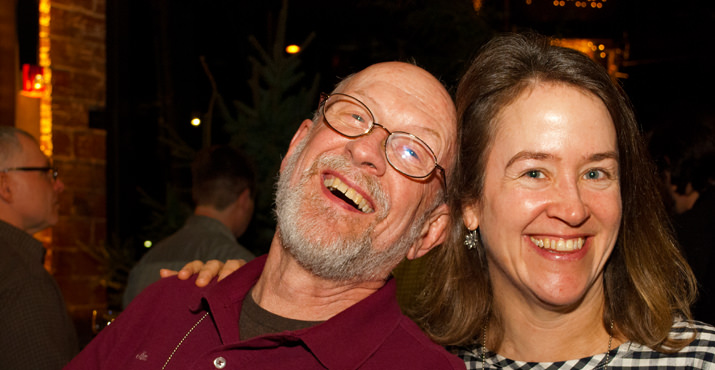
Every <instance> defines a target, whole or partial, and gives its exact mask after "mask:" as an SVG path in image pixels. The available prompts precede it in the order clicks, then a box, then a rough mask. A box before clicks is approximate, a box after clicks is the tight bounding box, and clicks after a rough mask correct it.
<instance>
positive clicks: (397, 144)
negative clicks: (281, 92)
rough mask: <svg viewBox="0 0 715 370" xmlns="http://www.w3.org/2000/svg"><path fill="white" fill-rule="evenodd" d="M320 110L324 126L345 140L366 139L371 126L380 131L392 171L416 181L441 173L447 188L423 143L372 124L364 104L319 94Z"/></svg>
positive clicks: (344, 96)
mask: <svg viewBox="0 0 715 370" xmlns="http://www.w3.org/2000/svg"><path fill="white" fill-rule="evenodd" d="M320 108H321V109H322V113H323V118H325V123H327V124H328V126H330V127H331V128H332V129H333V130H335V131H337V132H338V133H340V134H341V135H343V136H347V137H349V138H358V137H360V136H364V135H367V134H369V133H370V132H371V131H372V129H373V128H375V126H378V127H381V128H382V129H383V130H385V131H387V134H388V136H387V140H385V144H384V147H385V157H386V158H387V162H388V163H390V166H392V168H394V169H395V170H397V171H398V172H400V173H402V174H403V175H405V176H409V177H412V178H416V179H424V178H426V177H428V176H429V175H431V174H432V172H434V170H435V169H439V170H440V171H442V182H443V184H444V187H445V189H446V188H447V177H446V176H445V173H444V168H443V167H442V166H440V165H439V164H438V163H437V156H436V155H435V154H434V152H433V151H432V149H431V148H430V147H429V146H428V145H427V143H425V142H424V141H422V139H420V138H418V137H417V136H415V135H412V134H410V133H407V132H403V131H395V132H391V131H390V130H388V129H387V128H385V126H383V125H381V124H379V123H377V122H375V116H373V115H372V112H371V111H370V108H368V107H367V105H365V103H363V102H361V101H360V100H357V99H356V98H354V97H352V96H350V95H346V94H342V93H333V94H331V95H327V94H321V102H320Z"/></svg>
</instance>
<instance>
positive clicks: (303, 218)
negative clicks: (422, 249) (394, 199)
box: [276, 140, 428, 282]
mask: <svg viewBox="0 0 715 370" xmlns="http://www.w3.org/2000/svg"><path fill="white" fill-rule="evenodd" d="M305 142H307V140H304V142H303V143H301V144H300V145H299V146H298V148H297V149H296V151H295V152H294V154H293V156H292V157H291V158H288V159H287V162H286V166H285V168H284V169H283V171H282V172H281V174H280V177H279V179H278V183H277V189H276V217H277V222H278V235H279V237H280V240H281V243H282V245H283V248H285V249H286V251H288V252H289V253H290V254H291V255H292V256H293V258H294V259H295V260H296V261H297V262H298V264H300V265H301V266H302V267H303V268H305V269H306V270H308V271H310V272H312V273H313V274H315V275H316V276H318V277H321V278H324V279H327V280H333V281H350V282H356V281H357V282H359V281H370V280H380V279H385V278H387V276H388V274H389V273H390V271H391V269H392V268H393V267H394V266H395V265H397V264H398V263H399V262H400V261H401V260H402V258H403V257H404V256H405V255H406V254H407V250H408V249H409V248H410V246H412V244H413V243H414V242H415V241H416V240H417V238H418V237H419V233H420V230H421V229H422V226H423V225H424V223H425V221H426V219H427V216H428V213H427V212H425V213H424V214H423V215H421V217H420V218H418V219H417V220H415V222H414V223H413V224H412V227H410V229H409V230H408V232H407V235H405V236H404V237H402V238H400V239H399V240H398V241H397V243H396V244H393V245H391V246H386V247H383V248H382V249H381V250H379V249H375V248H374V246H373V235H372V234H373V231H374V229H375V225H377V224H378V223H379V222H380V221H382V220H384V219H385V218H386V217H387V215H388V213H389V204H390V202H389V197H388V196H387V194H385V193H384V192H383V191H382V189H381V188H380V185H379V183H378V182H377V180H376V179H375V178H374V177H371V176H367V175H365V174H363V173H362V172H361V171H359V170H356V169H355V168H354V166H352V165H351V164H350V163H349V162H348V160H347V159H345V158H344V157H342V156H338V155H328V154H323V155H321V156H320V157H319V158H318V159H317V160H316V161H315V162H314V163H313V164H312V166H311V167H310V168H309V169H307V170H305V171H303V173H302V174H301V176H300V179H299V183H298V184H297V185H294V186H291V185H290V184H289V181H290V178H291V176H292V174H293V172H295V171H296V168H295V167H296V162H297V158H298V157H299V156H300V154H301V152H302V151H303V149H304V147H305ZM326 168H330V169H334V170H337V171H338V172H339V173H343V174H350V173H352V175H350V179H351V180H352V181H355V182H356V183H357V184H358V185H359V186H360V187H362V188H363V189H367V191H369V192H370V196H371V197H372V199H373V200H375V202H376V203H377V204H376V206H377V207H376V209H377V212H378V214H377V216H373V217H374V218H373V222H371V224H370V225H369V226H368V227H367V228H365V229H363V230H354V231H353V232H350V233H339V232H336V228H335V227H334V226H333V225H336V224H337V223H342V224H343V225H350V222H351V221H354V220H353V218H352V217H351V216H345V215H344V214H341V213H339V212H336V211H335V209H333V208H330V207H329V206H327V204H326V200H325V199H324V198H323V197H324V196H323V195H322V194H321V192H320V191H319V190H318V189H313V193H312V195H311V193H310V190H311V189H310V188H309V185H308V184H309V181H310V179H311V178H314V177H315V176H320V171H321V170H324V169H326Z"/></svg>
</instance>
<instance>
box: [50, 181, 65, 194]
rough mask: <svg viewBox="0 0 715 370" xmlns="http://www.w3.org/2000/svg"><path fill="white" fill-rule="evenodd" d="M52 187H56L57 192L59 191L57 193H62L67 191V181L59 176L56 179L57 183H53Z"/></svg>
mask: <svg viewBox="0 0 715 370" xmlns="http://www.w3.org/2000/svg"><path fill="white" fill-rule="evenodd" d="M52 188H53V189H55V192H57V194H60V193H62V192H63V191H65V183H63V182H62V180H61V179H60V178H59V177H58V178H57V179H55V183H54V184H53V185H52Z"/></svg>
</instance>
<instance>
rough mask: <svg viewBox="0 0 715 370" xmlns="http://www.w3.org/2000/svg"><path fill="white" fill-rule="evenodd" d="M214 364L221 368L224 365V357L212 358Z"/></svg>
mask: <svg viewBox="0 0 715 370" xmlns="http://www.w3.org/2000/svg"><path fill="white" fill-rule="evenodd" d="M214 366H215V367H216V368H217V369H223V368H224V367H226V359H225V358H223V357H216V358H215V359H214Z"/></svg>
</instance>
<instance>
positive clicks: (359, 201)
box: [323, 177, 375, 213]
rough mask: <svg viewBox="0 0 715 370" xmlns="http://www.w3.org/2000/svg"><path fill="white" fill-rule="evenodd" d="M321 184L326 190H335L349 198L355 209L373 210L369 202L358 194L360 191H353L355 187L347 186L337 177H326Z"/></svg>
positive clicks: (370, 211)
mask: <svg viewBox="0 0 715 370" xmlns="http://www.w3.org/2000/svg"><path fill="white" fill-rule="evenodd" d="M323 185H325V187H326V188H328V190H330V191H334V190H337V191H339V192H341V193H343V195H345V197H346V198H347V199H350V200H351V201H352V202H353V203H354V204H355V207H356V208H357V209H359V210H361V211H363V212H364V213H372V212H375V210H374V209H372V207H370V204H369V203H368V202H367V201H366V200H365V199H364V198H363V197H362V195H360V193H358V192H357V191H355V189H353V188H351V187H349V186H347V185H346V184H345V183H344V182H342V181H340V179H339V178H337V177H329V178H326V179H325V180H324V181H323Z"/></svg>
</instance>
